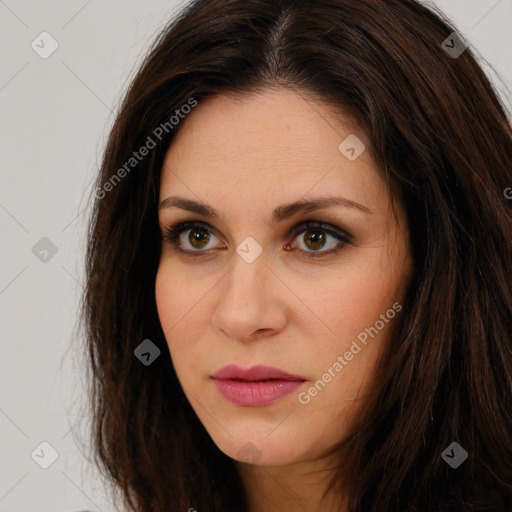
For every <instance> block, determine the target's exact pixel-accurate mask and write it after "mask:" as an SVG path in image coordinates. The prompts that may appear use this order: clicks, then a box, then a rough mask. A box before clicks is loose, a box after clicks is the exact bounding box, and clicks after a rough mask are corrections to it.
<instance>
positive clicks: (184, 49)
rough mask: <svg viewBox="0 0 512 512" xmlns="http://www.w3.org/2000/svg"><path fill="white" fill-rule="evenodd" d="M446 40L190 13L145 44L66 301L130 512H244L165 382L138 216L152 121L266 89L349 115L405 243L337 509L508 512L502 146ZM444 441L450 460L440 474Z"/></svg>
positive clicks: (350, 5) (271, 12)
mask: <svg viewBox="0 0 512 512" xmlns="http://www.w3.org/2000/svg"><path fill="white" fill-rule="evenodd" d="M455 31H456V28H455V27H454V25H453V24H452V23H451V22H450V21H449V20H448V19H446V18H445V17H443V15H442V13H441V12H439V11H436V10H434V8H433V7H427V6H424V5H422V4H420V3H418V2H416V1H414V0H358V1H357V2H354V1H352V0H322V1H321V2H318V1H314V0H301V1H297V0H196V1H193V2H192V3H190V4H189V5H188V6H187V7H186V8H185V9H184V10H183V11H182V12H181V14H180V15H179V16H178V17H175V18H174V19H173V20H171V22H170V23H169V24H168V25H167V26H166V27H165V29H164V30H163V31H162V32H161V34H160V36H159V37H158V38H157V40H156V41H155V42H154V44H153V46H152V47H151V49H150V51H149V52H148V54H147V56H146V58H145V60H144V62H143V64H142V66H141V68H140V70H139V71H138V73H137V75H136V76H135V78H134V79H133V81H132V83H131V85H130V87H129V90H128V91H127V93H126V96H125V98H124V100H123V102H122V104H121V106H120V109H119V113H118V115H117V118H116V120H115V122H114V125H113V128H112V130H111V133H110V136H109V139H108V143H107V146H106V150H105V152H104V155H103V160H102V165H101V171H100V173H99V176H98V179H97V183H96V186H97V187H96V189H95V197H94V206H93V214H92V217H91V219H90V225H89V241H88V249H87V261H86V290H85V293H84V296H83V303H82V308H83V309H82V311H83V326H84V330H85V336H86V341H87V357H88V361H89V364H88V369H89V372H88V377H89V382H90V389H89V391H90V401H89V402H88V403H89V405H90V409H91V410H90V414H91V417H92V420H93V427H94V428H93V430H92V435H91V441H92V443H91V446H92V448H93V451H94V454H95V458H96V461H97V464H98V466H99V467H100V468H101V469H102V470H103V473H104V475H105V476H107V477H108V478H109V479H110V480H111V481H112V482H113V489H114V491H116V490H117V491H118V492H114V494H115V496H116V497H117V498H118V499H119V498H121V500H122V501H123V502H124V503H125V504H126V505H127V506H129V507H130V510H133V511H137V512H149V511H159V512H160V511H161V512H163V511H166V512H169V511H186V510H189V509H190V508H195V509H196V510H197V511H199V512H206V511H208V512H217V511H218V512H220V511H222V512H229V511H238V512H240V511H243V510H247V501H246V496H245V492H244V488H243V485H242V482H241V479H240V477H239V474H238V472H237V469H236V464H235V462H234V461H233V460H232V459H230V458H229V457H227V456H226V455H225V454H223V453H222V452H221V451H220V450H219V449H218V448H217V447H216V446H215V444H214V443H213V441H212V440H211V438H210V437H209V436H208V434H207V432H206V430H205V429H204V428H203V426H202V424H201V423H200V422H199V420H198V419H197V417H196V415H195V414H194V412H193V410H192V408H191V406H190V405H189V403H188V401H187V399H186V397H185V395H184V393H183V392H182V389H181V387H180V384H179V382H178V379H177V377H176V374H175V372H174V369H173V367H172V363H171V359H170V355H169V351H168V348H167V344H166V340H165V337H164V334H163V332H162V329H161V326H160V323H159V319H158V315H157V310H156V304H155V290H154V285H155V276H156V271H157V268H158V263H159V257H160V248H161V246H160V244H161V236H160V232H159V228H158V214H157V207H158V198H159V182H160V170H161V167H162V163H163V158H164V155H165V152H166V150H167V149H168V147H169V144H171V142H172V139H173V137H174V135H175V133H176V131H177V130H178V129H179V127H180V124H179V123H175V121H173V122H170V121H169V119H170V116H172V115H173V114H175V113H176V111H177V110H178V111H179V113H181V114H182V115H183V112H187V110H186V109H183V108H182V107H183V105H187V104H188V105H192V104H193V103H192V102H194V101H196V102H201V100H202V99H204V98H206V97H208V96H212V95H218V94H224V93H229V92H234V93H241V94H243V93H248V92H253V91H256V90H261V89H265V88H267V87H273V86H282V87H285V88H289V89H292V90H296V91H300V92H301V93H303V94H310V95H312V96H314V97H318V98H320V99H322V100H323V101H326V102H329V104H332V105H334V106H335V107H336V108H339V109H340V111H342V112H344V113H345V114H347V115H350V116H353V118H354V119H355V120H356V122H357V123H358V125H359V126H360V128H361V130H362V133H364V134H365V136H366V138H367V140H368V141H370V145H369V146H370V147H368V150H369V151H370V152H371V156H372V158H373V160H374V162H375V164H376V166H377V167H378V168H379V170H380V171H381V172H382V175H383V176H384V177H385V178H386V180H387V181H388V183H390V184H392V185H393V189H394V190H396V197H399V199H400V201H401V202H402V204H403V206H404V208H405V211H406V213H407V220H408V224H409V229H410V246H411V250H412V255H413V258H414V265H415V272H414V275H413V278H412V281H411V283H410V286H409V288H408V291H407V296H406V300H405V301H404V304H403V306H404V308H403V312H402V313H401V315H400V318H397V320H396V324H395V331H394V337H393V340H392V343H391V345H390V349H389V350H388V352H387V353H386V355H385V357H384V358H383V360H382V363H381V365H380V367H379V372H378V374H377V375H376V382H377V385H376V386H375V389H374V390H373V391H374V392H373V393H372V394H371V395H370V399H369V400H368V404H367V406H365V409H364V410H362V413H361V414H360V416H359V418H358V420H357V422H356V424H355V425H354V427H353V431H352V432H351V434H350V436H349V437H348V438H347V439H345V440H344V441H343V442H342V443H341V444H340V454H341V453H342V449H343V457H341V455H340V464H339V469H337V474H336V478H335V479H333V481H332V484H331V487H332V489H334V490H335V489H337V488H338V486H339V485H340V483H341V482H343V486H344V488H345V487H346V488H348V489H349V490H350V504H349V507H350V511H351V512H377V511H393V512H395V511H399V512H400V511H409V512H413V511H417V512H419V511H422V512H423V511H428V512H430V511H432V512H434V511H435V512H442V511H455V510H456V511H464V512H466V511H467V512H470V511H471V512H477V511H482V512H483V511H494V512H496V511H508V512H510V510H512V341H511V338H512V200H510V199H507V194H506V193H505V192H504V191H506V190H507V189H509V187H512V129H511V123H510V119H509V118H508V115H509V112H508V111H507V107H506V106H505V105H504V104H503V101H502V100H500V97H499V94H498V93H497V92H496V90H495V89H494V88H493V86H492V85H491V83H490V82H489V80H488V78H487V77H486V75H485V73H484V72H483V70H482V69H481V67H480V65H479V64H478V63H477V59H478V57H477V56H476V55H475V52H474V50H473V49H472V47H471V46H469V47H468V48H467V49H466V50H465V51H463V52H462V53H461V54H460V55H458V56H454V55H453V54H450V53H449V51H447V48H446V46H444V45H443V41H445V40H446V39H447V38H448V37H449V36H451V35H452V33H453V32H455ZM452 37H454V36H452ZM448 40H449V41H451V44H450V45H449V46H450V47H456V44H457V45H459V47H460V41H459V40H457V39H451V40H450V39H448ZM189 110H190V109H189ZM176 115H178V114H176ZM158 127H160V130H159V131H158V130H157V128H158ZM155 130H157V131H155ZM157 134H158V136H157ZM149 139H151V140H152V142H153V143H154V144H150V143H149ZM143 146H146V147H150V146H151V147H150V148H149V151H148V152H147V155H146V156H144V157H141V158H140V159H138V158H137V161H136V163H135V161H132V160H131V159H132V158H134V157H133V152H134V151H138V150H139V148H141V147H143ZM128 163H129V164H128ZM121 169H124V172H123V171H121ZM509 190H510V189H509ZM145 339H150V340H151V341H152V343H154V344H155V345H156V346H157V347H158V348H159V349H160V351H161V354H160V356H159V357H158V358H157V359H156V360H155V361H154V362H153V363H152V364H151V365H150V366H145V365H144V364H141V361H139V360H138V359H137V358H136V357H135V356H134V350H135V348H136V347H137V346H138V345H139V344H140V343H141V342H142V341H143V340H145ZM452 442H457V443H458V444H459V445H460V446H461V447H462V448H463V449H464V450H466V452H467V453H468V459H467V460H466V461H465V462H464V463H463V464H461V465H460V466H459V467H458V468H456V469H454V468H452V467H451V466H450V465H449V464H447V463H446V462H445V460H443V457H442V454H443V451H444V450H445V448H447V447H448V446H449V445H450V444H451V443H452Z"/></svg>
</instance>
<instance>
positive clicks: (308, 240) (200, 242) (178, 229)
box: [162, 222, 352, 258]
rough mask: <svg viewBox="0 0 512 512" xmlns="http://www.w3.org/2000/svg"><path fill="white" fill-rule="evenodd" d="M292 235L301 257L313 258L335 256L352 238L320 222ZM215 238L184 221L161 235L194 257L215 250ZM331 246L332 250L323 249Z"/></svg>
mask: <svg viewBox="0 0 512 512" xmlns="http://www.w3.org/2000/svg"><path fill="white" fill-rule="evenodd" d="M291 235H293V236H294V238H293V240H295V239H296V238H298V240H299V244H298V245H299V250H298V252H299V254H300V256H307V257H312V258H315V257H322V256H325V255H328V254H334V253H336V252H338V251H339V250H341V249H342V248H343V247H345V246H346V245H350V243H351V238H352V237H351V236H350V235H349V234H347V233H345V232H343V231H341V230H339V229H338V228H335V227H334V226H329V225H326V224H323V223H321V222H305V223H301V224H299V225H298V226H295V227H294V228H293V229H292V230H291V232H290V233H289V234H288V236H291ZM299 235H302V237H299ZM214 238H217V236H216V235H214V234H213V231H212V230H211V229H210V228H209V227H208V225H207V224H205V223H203V222H182V223H179V224H176V225H174V226H171V227H169V228H165V229H164V232H163V235H162V239H163V240H165V241H168V242H171V243H172V244H173V246H174V248H175V249H176V250H177V251H178V252H179V253H181V254H184V255H186V256H193V257H197V256H204V255H206V254H208V253H211V252H212V251H213V250H214V249H215V245H214V243H212V240H213V239H214ZM329 239H331V240H330V243H328V242H329ZM293 240H292V241H293ZM336 241H337V242H336ZM333 242H334V243H333ZM329 245H330V248H329V250H321V249H325V247H328V246H329ZM285 250H286V251H296V250H297V247H296V245H295V244H291V245H290V244H287V245H286V246H285Z"/></svg>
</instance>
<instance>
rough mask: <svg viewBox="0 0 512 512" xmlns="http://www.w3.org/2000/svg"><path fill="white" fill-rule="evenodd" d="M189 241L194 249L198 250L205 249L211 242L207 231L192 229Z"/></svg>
mask: <svg viewBox="0 0 512 512" xmlns="http://www.w3.org/2000/svg"><path fill="white" fill-rule="evenodd" d="M188 240H189V242H190V244H191V245H192V247H195V248H196V249H204V246H205V245H207V244H208V242H209V241H210V235H209V233H208V231H207V230H205V229H197V228H196V229H191V230H190V232H189V235H188Z"/></svg>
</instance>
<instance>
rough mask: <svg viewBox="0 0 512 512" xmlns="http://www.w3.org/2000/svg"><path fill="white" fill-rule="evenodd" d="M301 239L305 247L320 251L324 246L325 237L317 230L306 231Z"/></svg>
mask: <svg viewBox="0 0 512 512" xmlns="http://www.w3.org/2000/svg"><path fill="white" fill-rule="evenodd" d="M303 239H304V243H305V244H306V246H307V247H308V248H309V249H312V250H318V249H321V248H322V247H323V246H324V244H325V235H324V234H323V233H322V230H319V229H308V230H307V231H306V232H305V235H304V238H303Z"/></svg>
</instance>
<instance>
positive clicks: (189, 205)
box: [158, 196, 374, 226]
mask: <svg viewBox="0 0 512 512" xmlns="http://www.w3.org/2000/svg"><path fill="white" fill-rule="evenodd" d="M331 206H342V207H345V208H353V209H356V210H359V211H361V212H364V213H366V214H370V215H371V214H373V213H374V212H373V211H372V210H370V208H368V207H366V206H364V205H362V204H359V203H356V202H354V201H351V200H350V199H345V198H343V197H336V196H325V197H317V198H313V199H308V200H306V199H302V200H299V201H295V202H293V203H288V204H284V205H281V206H278V207H276V208H275V209H274V211H273V212H272V218H271V223H270V225H271V226H273V225H275V224H277V223H278V222H281V221H282V220H284V219H286V218H288V217H292V216H294V215H298V214H300V213H311V212H314V211H316V210H321V209H324V208H329V207H331ZM172 207H176V208H181V209H182V210H187V211H189V212H193V213H197V214H198V215H204V216H205V217H213V218H215V219H218V220H220V221H222V219H221V218H220V215H219V214H218V212H217V211H216V210H215V209H214V208H213V207H212V206H210V205H209V204H207V203H204V202H201V201H194V200H192V199H187V198H186V197H181V196H170V197H167V198H166V199H164V200H163V201H162V202H161V203H160V205H159V206H158V209H159V210H162V209H165V208H172Z"/></svg>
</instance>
